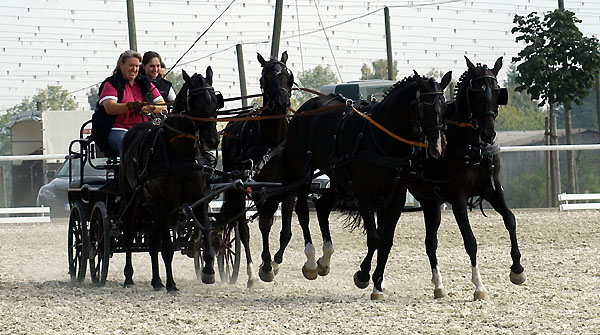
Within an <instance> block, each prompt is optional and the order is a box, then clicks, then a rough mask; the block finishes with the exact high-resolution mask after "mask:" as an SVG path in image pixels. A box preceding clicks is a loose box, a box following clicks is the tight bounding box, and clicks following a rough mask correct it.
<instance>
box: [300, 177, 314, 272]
mask: <svg viewBox="0 0 600 335" xmlns="http://www.w3.org/2000/svg"><path fill="white" fill-rule="evenodd" d="M309 190H310V186H309V185H308V184H306V185H302V186H301V187H300V188H298V191H297V197H298V198H297V200H296V216H298V222H299V223H300V228H302V235H303V236H304V254H305V255H306V262H305V263H304V265H303V266H302V274H303V275H304V278H306V279H308V280H315V279H317V275H318V270H317V262H316V261H315V247H314V246H313V243H312V237H311V236H310V227H309V224H310V214H309V210H308V192H309Z"/></svg>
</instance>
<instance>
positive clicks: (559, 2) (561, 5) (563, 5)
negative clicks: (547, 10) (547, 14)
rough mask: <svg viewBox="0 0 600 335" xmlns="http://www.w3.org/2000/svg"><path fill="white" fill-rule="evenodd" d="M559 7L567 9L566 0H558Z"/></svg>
mask: <svg viewBox="0 0 600 335" xmlns="http://www.w3.org/2000/svg"><path fill="white" fill-rule="evenodd" d="M558 9H565V2H564V1H563V0H558Z"/></svg>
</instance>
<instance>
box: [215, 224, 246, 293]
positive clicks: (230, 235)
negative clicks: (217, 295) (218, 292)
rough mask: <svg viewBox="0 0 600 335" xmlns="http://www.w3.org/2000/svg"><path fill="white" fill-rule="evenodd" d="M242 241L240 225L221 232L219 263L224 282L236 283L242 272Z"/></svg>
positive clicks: (218, 253) (218, 250)
mask: <svg viewBox="0 0 600 335" xmlns="http://www.w3.org/2000/svg"><path fill="white" fill-rule="evenodd" d="M240 249H241V242H240V232H239V228H238V225H237V224H236V225H235V226H234V227H227V228H225V230H223V231H222V232H220V233H219V246H218V248H217V265H218V267H219V275H221V281H222V282H223V283H229V284H235V282H236V281H237V279H238V275H239V273H240V260H241V252H240Z"/></svg>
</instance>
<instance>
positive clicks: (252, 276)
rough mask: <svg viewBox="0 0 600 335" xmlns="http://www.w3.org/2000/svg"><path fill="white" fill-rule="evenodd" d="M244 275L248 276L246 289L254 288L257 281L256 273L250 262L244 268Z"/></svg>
mask: <svg viewBox="0 0 600 335" xmlns="http://www.w3.org/2000/svg"><path fill="white" fill-rule="evenodd" d="M246 273H247V274H248V284H247V287H248V288H254V287H256V286H257V285H258V283H259V281H258V278H257V277H256V271H255V270H254V264H253V263H252V262H250V263H248V265H247V266H246Z"/></svg>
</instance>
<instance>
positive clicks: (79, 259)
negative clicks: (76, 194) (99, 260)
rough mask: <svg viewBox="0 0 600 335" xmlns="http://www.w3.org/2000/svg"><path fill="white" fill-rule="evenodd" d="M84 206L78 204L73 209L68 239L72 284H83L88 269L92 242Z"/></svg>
mask: <svg viewBox="0 0 600 335" xmlns="http://www.w3.org/2000/svg"><path fill="white" fill-rule="evenodd" d="M87 224H88V223H87V220H86V217H85V210H84V209H83V204H81V203H80V202H77V203H75V204H74V205H73V207H72V208H71V215H70V216H69V231H68V234H69V235H68V237H67V254H68V257H69V259H68V261H69V275H70V276H71V282H82V281H83V280H84V279H85V271H86V269H87V261H88V253H89V245H90V242H89V241H90V240H89V236H88V230H87Z"/></svg>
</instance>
